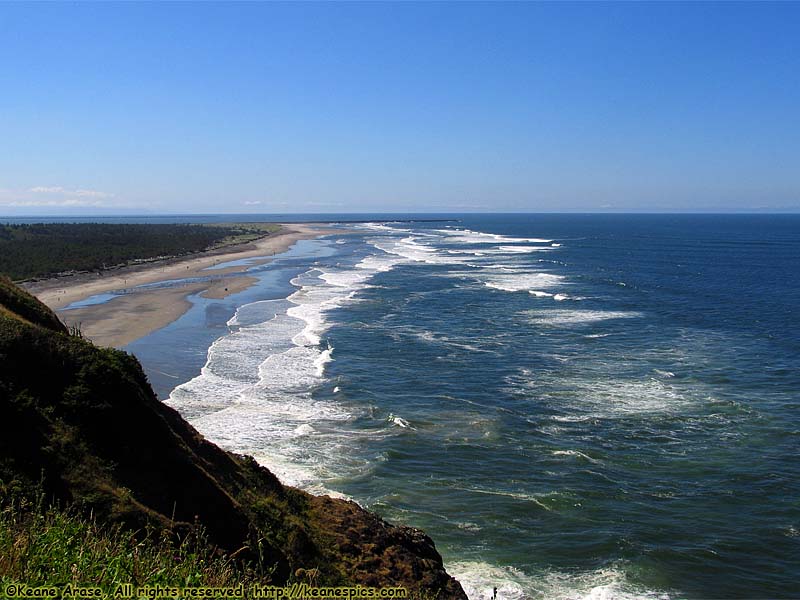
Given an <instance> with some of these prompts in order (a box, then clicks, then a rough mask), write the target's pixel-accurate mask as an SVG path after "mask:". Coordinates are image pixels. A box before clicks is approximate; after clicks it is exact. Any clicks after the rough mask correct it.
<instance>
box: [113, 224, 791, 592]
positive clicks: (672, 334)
mask: <svg viewBox="0 0 800 600" xmlns="http://www.w3.org/2000/svg"><path fill="white" fill-rule="evenodd" d="M359 217H360V218H364V216H359ZM328 218H330V217H328ZM367 218H368V216H367ZM425 218H430V216H429V215H427V216H425ZM228 219H229V220H230V218H229V217H228ZM386 219H387V218H386V217H385V216H383V217H381V216H376V217H375V221H374V222H372V223H349V224H346V225H345V224H343V225H341V226H340V228H341V231H340V232H338V233H335V234H333V235H328V236H326V237H324V238H321V239H318V240H305V241H301V242H299V243H297V244H296V245H295V246H294V247H293V248H292V249H291V250H290V251H288V252H286V253H285V254H283V255H280V256H278V257H277V258H276V260H274V261H273V262H271V263H269V264H266V265H260V266H253V267H252V268H251V269H250V270H249V274H251V275H253V276H254V277H256V278H257V279H258V282H257V283H256V284H255V285H254V286H253V287H251V288H250V289H248V290H246V291H244V292H242V293H239V294H236V295H233V296H229V297H228V298H226V299H224V300H209V299H204V298H201V297H197V296H195V297H191V298H190V300H191V301H192V304H193V307H192V308H191V309H190V310H189V311H188V312H187V313H186V314H185V315H184V316H183V317H181V318H180V319H178V320H177V321H175V322H174V323H172V324H171V325H169V326H167V327H165V328H164V329H162V330H159V331H157V332H154V333H153V334H151V335H149V336H147V337H145V338H142V339H140V340H138V341H136V342H134V343H132V344H130V345H129V346H128V347H127V348H126V349H127V350H129V351H131V352H133V353H135V354H136V355H137V356H138V357H139V359H140V360H141V361H142V363H143V365H144V366H145V369H146V371H147V373H148V376H149V378H150V380H151V381H152V382H153V384H154V387H155V388H156V390H157V392H158V393H159V395H160V396H161V397H162V398H163V399H164V401H165V402H166V403H167V404H169V405H171V406H173V407H175V408H176V409H177V410H179V411H180V412H181V413H182V414H183V415H184V416H185V417H186V418H187V419H188V420H189V421H190V422H191V423H192V424H193V425H194V426H195V427H196V428H197V429H198V430H199V431H200V432H202V433H203V434H204V435H206V436H207V437H208V438H210V439H211V440H212V441H214V442H216V443H218V444H219V445H221V446H222V447H224V448H226V449H228V450H232V451H235V452H240V453H246V454H251V455H253V456H255V457H256V459H258V461H259V462H261V463H262V464H264V465H265V466H267V467H269V468H270V469H271V470H273V471H274V472H275V473H276V474H277V475H278V476H279V477H280V478H281V479H282V480H283V481H284V482H285V483H288V484H291V485H295V486H299V487H301V488H304V489H307V490H309V491H312V492H316V493H329V494H334V495H338V496H343V497H347V498H351V499H353V500H355V501H356V502H358V503H359V504H361V505H362V506H364V507H366V508H369V509H371V510H374V511H376V512H378V513H379V514H381V515H382V516H383V517H385V518H386V519H388V520H390V521H393V522H397V523H403V524H407V525H411V526H414V527H419V528H422V529H424V530H425V531H426V532H427V533H428V534H429V535H431V537H432V538H433V539H434V540H435V541H436V544H437V547H438V549H439V551H440V552H441V553H442V555H443V556H444V559H445V565H446V567H447V569H448V571H449V572H450V573H451V574H452V575H454V576H455V577H457V578H458V579H459V580H460V581H461V583H462V584H463V586H464V588H465V590H466V591H467V593H468V595H469V597H470V598H471V600H478V599H479V598H482V599H486V598H490V597H491V595H492V589H493V588H494V587H497V596H498V598H501V599H503V600H519V599H524V598H548V599H549V598H555V599H560V598H564V599H566V598H592V599H601V598H621V599H627V598H777V597H783V598H785V597H796V596H797V594H798V589H800V588H798V587H797V585H798V582H800V452H798V451H799V450H800V319H799V318H798V309H800V216H798V215H727V216H725V215H455V216H448V217H447V219H444V218H443V220H441V221H426V222H411V221H399V220H398V221H387V220H386ZM98 301H103V299H100V300H98Z"/></svg>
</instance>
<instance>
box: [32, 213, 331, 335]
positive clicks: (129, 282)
mask: <svg viewBox="0 0 800 600" xmlns="http://www.w3.org/2000/svg"><path fill="white" fill-rule="evenodd" d="M331 231H332V230H330V229H328V228H326V227H325V226H324V225H301V224H289V223H286V224H282V226H281V229H280V230H279V231H278V232H276V233H273V234H270V235H269V236H266V237H264V238H262V239H260V240H257V241H255V242H252V243H249V244H242V245H239V246H228V247H225V248H220V249H217V250H213V251H210V252H203V253H199V254H194V255H191V256H188V257H183V258H176V259H169V260H165V261H159V262H156V263H149V264H147V265H136V266H131V267H124V268H121V269H117V270H114V271H113V272H105V273H102V274H94V273H92V274H79V275H73V276H68V277H59V278H54V279H47V280H44V281H37V282H31V283H29V284H27V285H26V286H25V287H26V288H27V289H28V291H30V292H31V293H32V294H34V295H35V296H37V297H38V298H39V299H40V300H41V301H42V302H44V303H45V304H46V305H47V306H49V307H50V308H52V309H53V310H55V311H56V313H57V314H58V316H59V317H60V318H61V320H62V321H64V322H65V323H66V324H67V325H68V326H79V327H80V329H81V332H82V333H83V335H84V336H85V337H87V338H89V339H90V340H92V341H93V342H94V343H96V344H98V345H100V346H113V347H117V348H119V347H122V346H125V345H127V344H129V343H130V342H132V341H134V340H137V339H139V338H141V337H144V336H145V335H147V334H148V333H151V332H153V331H155V330H157V329H160V328H162V327H164V326H165V325H168V324H169V323H171V322H172V321H174V320H175V319H177V318H178V317H180V316H181V315H182V314H183V313H185V312H186V311H187V310H188V309H189V307H190V306H191V304H190V302H189V301H188V300H187V299H186V298H187V296H189V295H190V294H197V293H201V294H202V295H203V296H205V297H207V298H225V297H226V296H228V295H230V294H234V293H237V292H240V291H242V290H245V289H247V288H248V287H249V286H250V285H252V284H253V283H254V282H255V281H256V280H255V278H253V277H249V276H246V275H241V276H239V277H236V276H232V275H235V274H236V273H242V272H243V271H244V270H245V269H247V268H248V267H250V266H252V265H254V264H262V263H265V262H268V261H269V260H271V259H270V258H269V257H270V256H272V255H274V254H280V253H281V252H284V251H286V250H287V249H288V248H289V247H290V246H292V244H294V243H295V242H297V241H298V240H301V239H311V238H315V237H318V236H320V235H325V234H326V233H330V232H331ZM243 258H258V259H259V260H255V261H254V262H252V263H250V264H248V265H239V266H233V267H228V268H225V269H216V270H214V271H211V272H209V271H204V269H207V268H208V267H213V266H214V265H217V264H220V263H223V262H228V261H231V260H239V259H243ZM209 276H211V278H210V279H208V280H206V281H201V282H191V283H187V284H186V285H183V286H179V287H168V288H156V289H147V288H145V289H136V290H134V291H129V292H128V293H126V294H124V295H122V296H119V297H117V298H114V299H112V300H110V301H108V302H105V303H103V304H97V305H93V306H87V307H83V308H75V309H71V310H67V311H65V310H62V309H63V308H64V307H66V306H69V305H70V304H72V303H74V302H79V301H81V300H85V299H86V298H89V297H91V296H94V295H97V294H103V293H110V292H114V291H118V290H131V289H132V288H136V287H137V286H141V285H145V284H152V283H158V282H163V281H170V280H176V279H184V278H193V277H209Z"/></svg>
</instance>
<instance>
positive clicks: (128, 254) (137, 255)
mask: <svg viewBox="0 0 800 600" xmlns="http://www.w3.org/2000/svg"><path fill="white" fill-rule="evenodd" d="M265 232H266V229H265V227H264V226H263V225H261V224H253V225H241V226H239V225H224V226H209V225H162V224H158V225H154V224H101V223H34V224H25V225H0V273H4V274H6V275H8V276H9V277H10V278H11V279H13V280H23V279H33V278H39V277H48V276H51V275H55V274H58V273H64V272H69V271H98V270H102V269H108V268H112V267H115V266H118V265H123V264H127V263H130V262H131V261H135V260H147V259H153V258H157V257H164V256H179V255H183V254H188V253H191V252H199V251H201V250H206V249H208V248H211V247H214V246H218V245H222V244H223V243H226V242H238V241H248V240H252V239H254V238H256V237H261V236H263V235H264V233H265Z"/></svg>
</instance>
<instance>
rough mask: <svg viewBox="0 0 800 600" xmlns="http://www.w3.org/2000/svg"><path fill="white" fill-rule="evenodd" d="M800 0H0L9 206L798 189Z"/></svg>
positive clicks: (750, 205) (520, 207)
mask: <svg viewBox="0 0 800 600" xmlns="http://www.w3.org/2000/svg"><path fill="white" fill-rule="evenodd" d="M798 32H800V4H798V3H780V4H767V3H754V4H744V3H717V4H697V3H689V4H682V3H660V4H640V3H622V4H594V3H581V4H565V3H552V4H500V3H491V4H480V3H455V4H450V3H431V4H415V3H399V4H382V3H380V4H379V3H368V4H360V3H348V4H334V3H329V4H309V3H303V4H272V3H270V4H191V3H178V4H39V3H30V4H7V3H2V4H0V214H6V215H13V214H18V215H19V214H42V213H46V214H63V213H68V214H78V213H83V214H103V213H109V212H111V213H113V212H122V213H144V212H159V213H187V212H188V213H200V212H203V213H205V212H263V213H270V212H342V211H344V212H357V211H394V212H414V211H452V212H466V211H533V212H537V211H592V212H594V211H600V212H602V211H694V210H709V211H749V210H756V211H763V210H794V211H797V210H800V33H798Z"/></svg>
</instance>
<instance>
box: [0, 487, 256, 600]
mask: <svg viewBox="0 0 800 600" xmlns="http://www.w3.org/2000/svg"><path fill="white" fill-rule="evenodd" d="M267 581H268V576H265V574H260V573H256V572H254V571H252V570H250V569H248V568H247V567H246V566H243V565H241V564H240V563H238V562H237V561H236V560H235V558H231V557H228V556H225V555H222V554H220V553H219V552H215V551H214V550H213V549H212V546H211V545H210V544H208V543H207V541H206V540H205V538H204V536H203V534H202V533H200V534H193V533H191V534H187V535H186V537H184V538H182V539H178V537H177V536H176V535H175V534H173V533H168V532H164V531H162V532H161V533H157V532H154V531H149V532H138V533H135V532H132V531H129V530H125V529H123V528H121V527H119V526H113V525H101V524H99V523H98V522H97V521H96V520H95V519H93V518H86V517H84V516H81V515H80V514H78V513H77V512H76V511H73V510H71V509H66V510H59V509H57V508H55V507H52V506H51V507H45V506H44V505H43V504H41V503H37V504H35V505H32V504H30V503H26V502H25V500H19V499H17V500H14V501H8V500H6V501H5V503H4V504H3V505H2V509H0V583H1V584H2V585H0V590H2V589H3V588H4V587H5V585H7V584H9V583H25V584H27V585H31V586H44V585H48V586H64V585H66V584H68V583H72V584H74V585H81V586H96V587H100V588H102V589H103V590H104V591H106V592H107V593H111V591H113V590H114V588H115V587H116V585H118V584H120V583H132V584H134V585H135V586H142V585H164V586H166V585H169V586H182V587H189V586H192V587H194V586H209V587H229V586H236V585H239V584H243V585H244V586H245V589H247V588H248V587H249V586H250V585H252V584H253V583H256V582H258V583H262V584H263V583H265V582H267ZM0 593H2V592H0Z"/></svg>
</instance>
